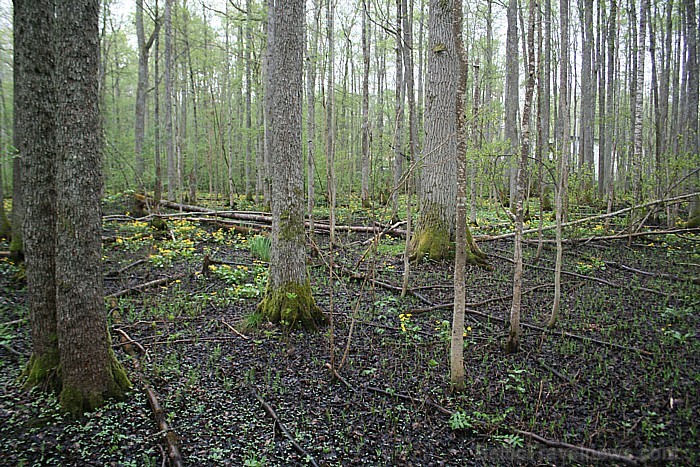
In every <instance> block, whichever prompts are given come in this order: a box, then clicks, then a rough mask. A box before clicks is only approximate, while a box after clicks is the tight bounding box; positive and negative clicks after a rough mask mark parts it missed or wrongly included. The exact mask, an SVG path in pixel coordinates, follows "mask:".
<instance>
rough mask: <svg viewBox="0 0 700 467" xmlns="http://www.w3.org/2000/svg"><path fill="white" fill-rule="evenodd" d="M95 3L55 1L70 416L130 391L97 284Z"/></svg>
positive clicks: (60, 258) (61, 268)
mask: <svg viewBox="0 0 700 467" xmlns="http://www.w3.org/2000/svg"><path fill="white" fill-rule="evenodd" d="M98 18H99V1H98V0H75V1H72V2H57V5H56V31H57V34H56V36H57V37H56V42H55V43H56V50H57V52H58V55H57V57H56V75H57V79H56V83H57V89H56V91H57V97H58V100H57V114H56V115H57V126H56V128H57V132H56V142H57V148H58V158H57V167H56V169H57V170H56V215H57V223H56V226H57V229H56V240H57V254H56V277H57V278H60V279H59V280H58V281H57V287H56V291H57V295H56V300H57V328H58V348H59V354H60V359H61V377H62V379H63V388H62V391H61V396H60V400H61V405H62V407H63V408H64V410H66V411H68V412H69V413H72V414H80V413H82V412H84V411H86V410H91V409H94V408H95V407H98V406H100V405H101V404H102V403H103V401H104V399H105V398H112V397H116V398H121V397H123V395H124V393H125V391H126V390H127V389H128V388H129V387H130V383H129V380H128V379H127V377H126V373H125V372H124V369H123V368H122V367H121V365H120V364H119V362H117V360H116V358H115V356H114V353H113V352H112V348H111V339H110V337H109V333H108V331H107V320H106V315H105V309H104V291H103V286H102V245H101V231H102V217H101V210H100V202H101V200H102V174H101V173H100V171H101V164H102V160H101V159H102V152H103V142H102V129H101V124H100V122H101V118H100V114H99V109H98V105H97V103H98V97H99V96H98V81H97V68H98V57H97V52H98V24H99V23H98V21H99V20H98Z"/></svg>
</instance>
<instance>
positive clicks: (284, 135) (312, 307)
mask: <svg viewBox="0 0 700 467" xmlns="http://www.w3.org/2000/svg"><path fill="white" fill-rule="evenodd" d="M269 15H270V17H269V20H270V21H271V22H272V23H273V25H272V30H273V31H274V33H273V34H272V35H271V36H268V48H269V49H270V68H269V70H268V72H269V73H270V76H269V79H268V89H267V94H268V95H269V99H270V104H271V105H270V114H269V118H270V145H271V147H270V159H271V164H270V170H271V178H272V200H271V201H272V247H271V251H270V273H269V279H268V284H267V290H266V292H265V297H264V298H263V300H262V302H261V303H260V305H259V306H258V310H259V312H260V313H262V315H263V317H264V318H265V319H267V320H269V321H271V322H274V323H281V324H282V325H283V326H288V327H304V328H313V327H316V325H317V324H318V323H321V322H323V321H324V320H325V318H324V316H323V314H322V313H321V310H320V309H319V308H318V307H317V306H316V304H315V302H314V299H313V297H312V295H311V284H310V283H309V278H308V275H307V271H306V251H305V245H306V243H305V237H304V206H303V198H304V195H303V177H302V164H301V162H302V146H301V128H302V108H301V95H302V82H303V79H302V78H303V71H302V64H303V58H304V24H305V15H304V0H288V1H282V0H272V1H271V2H270V6H269Z"/></svg>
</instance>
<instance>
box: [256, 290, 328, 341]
mask: <svg viewBox="0 0 700 467" xmlns="http://www.w3.org/2000/svg"><path fill="white" fill-rule="evenodd" d="M256 313H258V314H260V315H261V316H262V319H263V320H264V321H269V322H271V323H279V324H282V325H283V326H286V327H289V328H304V329H317V328H318V326H319V325H321V324H324V323H325V322H326V317H325V316H324V315H323V313H322V312H321V309H320V308H319V307H318V306H316V302H315V301H314V298H313V296H312V295H311V284H310V283H309V281H308V280H307V281H306V282H304V283H302V284H298V283H293V282H289V283H286V284H284V285H283V286H282V287H280V288H279V289H276V290H273V289H271V288H270V286H268V289H267V291H266V293H265V297H264V298H263V300H262V302H260V304H259V305H258V309H257V311H256Z"/></svg>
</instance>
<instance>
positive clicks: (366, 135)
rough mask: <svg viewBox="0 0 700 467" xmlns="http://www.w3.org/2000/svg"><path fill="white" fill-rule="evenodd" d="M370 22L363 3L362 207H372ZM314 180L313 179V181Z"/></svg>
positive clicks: (364, 1)
mask: <svg viewBox="0 0 700 467" xmlns="http://www.w3.org/2000/svg"><path fill="white" fill-rule="evenodd" d="M369 33H370V30H369V21H368V20H367V2H366V0H363V1H362V64H363V68H362V182H361V197H362V206H363V207H365V208H368V207H370V196H369V175H370V174H369V171H370V126H369V71H370V70H369V68H370V67H369V64H370V44H369ZM312 180H313V179H312Z"/></svg>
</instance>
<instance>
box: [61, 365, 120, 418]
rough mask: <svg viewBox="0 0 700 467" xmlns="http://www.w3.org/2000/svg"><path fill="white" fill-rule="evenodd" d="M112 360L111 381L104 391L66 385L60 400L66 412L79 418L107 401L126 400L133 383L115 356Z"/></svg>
mask: <svg viewBox="0 0 700 467" xmlns="http://www.w3.org/2000/svg"><path fill="white" fill-rule="evenodd" d="M111 359H112V361H111V363H110V369H109V370H110V381H108V382H107V385H106V388H105V389H104V390H98V391H96V390H83V389H82V388H79V387H76V386H71V385H69V384H65V383H64V385H63V389H62V390H61V395H60V397H59V400H60V402H61V408H62V409H63V410H64V411H65V412H67V413H68V414H70V415H72V416H74V417H78V416H80V415H82V414H84V413H85V412H91V411H93V410H95V409H96V408H98V407H100V406H102V405H103V404H104V403H105V401H106V400H107V399H116V400H124V399H126V393H127V391H128V390H129V389H131V382H130V381H129V378H128V377H127V376H126V371H125V370H124V367H122V365H121V364H120V363H119V362H118V361H117V359H116V358H115V356H114V354H112V355H111Z"/></svg>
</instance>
